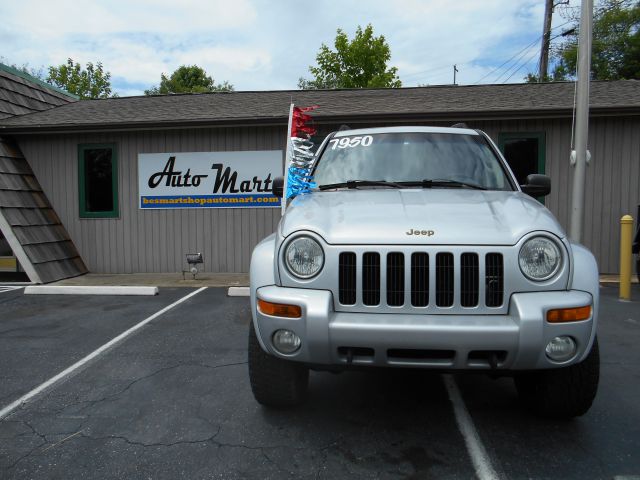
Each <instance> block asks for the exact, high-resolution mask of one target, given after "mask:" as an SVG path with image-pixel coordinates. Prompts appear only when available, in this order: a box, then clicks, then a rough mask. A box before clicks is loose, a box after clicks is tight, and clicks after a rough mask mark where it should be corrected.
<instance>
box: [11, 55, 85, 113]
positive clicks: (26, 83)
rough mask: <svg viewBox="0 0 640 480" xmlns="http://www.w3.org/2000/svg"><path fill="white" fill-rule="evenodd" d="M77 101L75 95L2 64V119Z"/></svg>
mask: <svg viewBox="0 0 640 480" xmlns="http://www.w3.org/2000/svg"><path fill="white" fill-rule="evenodd" d="M77 99H78V97H76V96H75V95H72V94H70V93H67V92H65V91H64V90H60V89H59V88H56V87H53V86H51V85H48V84H46V83H44V82H43V81H41V80H38V79H37V78H35V77H33V76H31V75H29V74H26V73H24V72H21V71H19V70H16V69H15V68H12V67H9V66H7V65H4V64H2V63H0V118H8V117H12V116H15V115H25V114H27V113H33V112H40V111H42V110H48V109H50V108H53V107H57V106H59V105H64V104H66V103H69V102H75V101H76V100H77Z"/></svg>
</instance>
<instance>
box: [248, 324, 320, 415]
mask: <svg viewBox="0 0 640 480" xmlns="http://www.w3.org/2000/svg"><path fill="white" fill-rule="evenodd" d="M249 380H250V381H251V390H252V391H253V396H254V397H255V399H256V400H257V401H258V402H259V403H261V404H262V405H265V406H267V407H275V408H286V407H294V406H296V405H300V404H301V403H303V402H304V401H305V399H306V397H307V386H308V384H309V369H308V368H307V367H305V366H304V365H301V364H299V363H296V362H291V361H288V360H283V359H281V358H277V357H274V356H272V355H269V354H268V353H266V352H265V351H264V350H262V347H261V346H260V343H259V342H258V337H257V336H256V331H255V329H254V327H253V322H251V326H250V327H249Z"/></svg>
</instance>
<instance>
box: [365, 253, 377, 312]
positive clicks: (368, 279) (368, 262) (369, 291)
mask: <svg viewBox="0 0 640 480" xmlns="http://www.w3.org/2000/svg"><path fill="white" fill-rule="evenodd" d="M362 303H364V304H365V305H379V304H380V254H379V253H375V252H367V253H365V254H364V255H363V256H362Z"/></svg>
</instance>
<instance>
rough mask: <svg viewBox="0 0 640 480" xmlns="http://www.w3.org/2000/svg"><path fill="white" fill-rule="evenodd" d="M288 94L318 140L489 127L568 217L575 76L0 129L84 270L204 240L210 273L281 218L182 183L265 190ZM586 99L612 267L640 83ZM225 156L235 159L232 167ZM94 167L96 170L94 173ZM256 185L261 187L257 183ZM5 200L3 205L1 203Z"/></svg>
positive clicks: (171, 109)
mask: <svg viewBox="0 0 640 480" xmlns="http://www.w3.org/2000/svg"><path fill="white" fill-rule="evenodd" d="M292 100H293V101H294V103H296V104H297V105H301V106H306V105H319V108H318V109H317V110H316V111H315V112H314V114H313V117H314V122H315V124H316V126H317V127H318V129H319V132H318V135H317V138H322V137H323V136H324V135H326V134H327V133H328V132H330V131H332V130H334V129H337V128H338V127H339V126H340V125H342V124H348V125H350V126H351V127H365V126H386V125H399V124H405V125H408V124H415V125H444V126H448V125H451V124H453V123H456V122H465V123H467V125H468V126H469V127H471V128H479V129H482V130H484V131H486V132H487V133H488V134H489V135H490V136H491V137H492V138H493V139H494V140H495V142H496V143H497V144H498V145H499V146H500V148H501V149H502V150H503V152H504V153H505V155H506V157H507V158H508V160H509V162H510V164H511V165H512V167H513V169H514V171H515V173H516V175H517V176H518V177H519V179H520V180H524V178H526V175H527V174H529V173H546V174H547V175H549V176H551V178H552V185H553V187H552V192H551V194H550V195H549V196H548V197H546V198H545V199H544V201H545V203H546V205H547V207H548V208H550V209H551V210H552V211H553V213H554V214H555V215H556V216H557V217H558V219H559V220H560V222H561V223H562V224H563V225H565V226H567V225H568V223H569V218H568V214H569V209H570V206H569V202H570V198H571V181H570V180H571V173H570V170H571V167H570V165H569V155H570V151H571V141H572V135H571V132H572V112H573V103H574V84H573V83H547V84H507V85H478V86H438V87H418V88H403V89H379V90H318V91H299V90H296V91H262V92H230V93H212V94H186V95H169V96H152V97H125V98H112V99H104V100H85V101H77V102H71V103H65V104H63V105H60V106H57V107H55V108H52V109H48V110H45V111H42V112H38V113H31V114H28V115H20V116H14V117H11V118H6V119H3V120H0V136H2V137H3V138H4V139H5V141H12V142H14V143H15V145H16V146H17V147H18V148H19V150H20V151H21V153H22V154H23V155H24V158H26V160H27V162H28V164H29V165H30V167H31V168H32V169H33V173H34V175H35V177H36V178H37V180H38V181H39V183H40V185H42V190H43V193H44V195H46V198H47V199H48V201H49V202H50V203H51V206H52V207H53V209H54V210H55V212H56V213H57V216H58V217H59V218H60V221H61V224H62V225H63V226H64V227H66V231H68V235H69V239H70V240H71V241H72V242H73V244H75V246H76V247H77V249H78V251H79V255H80V257H81V259H82V260H84V263H85V264H86V265H87V267H88V269H89V270H90V271H92V272H97V273H134V272H180V271H181V270H183V269H184V268H185V254H187V253H193V252H201V253H202V254H203V257H204V261H205V265H204V270H205V271H208V272H247V271H248V267H249V260H250V256H251V250H252V248H253V246H254V245H255V244H256V243H257V242H258V241H259V240H260V239H261V238H263V237H265V236H266V235H268V234H269V233H271V232H272V231H273V230H274V229H275V227H276V225H277V222H278V220H279V218H280V209H279V208H273V207H277V205H274V204H272V205H267V208H261V207H262V205H258V204H255V203H254V204H248V205H230V204H225V205H221V204H216V203H209V204H205V203H203V204H197V203H198V202H199V201H202V202H205V201H208V202H217V201H219V200H215V199H214V198H209V197H211V196H210V195H209V196H201V197H198V195H196V194H194V195H195V196H194V197H193V198H192V203H193V201H195V202H196V205H194V204H188V203H187V200H188V199H187V197H184V198H182V197H180V195H177V194H175V188H178V187H182V186H184V182H186V183H187V186H191V185H192V184H191V183H189V182H191V181H192V180H193V178H192V177H193V175H196V173H195V172H196V170H197V168H199V167H197V165H200V164H201V163H198V162H202V161H204V162H205V163H206V162H209V165H211V161H213V162H214V163H213V165H212V166H207V167H206V168H207V169H208V172H209V174H210V177H211V178H209V179H205V180H206V181H209V180H211V181H213V180H214V177H216V176H217V177H216V178H217V181H218V182H219V183H220V184H224V183H225V182H226V183H229V179H230V176H231V175H232V173H233V172H236V173H238V175H239V177H238V185H236V187H239V185H240V184H241V185H244V186H246V188H247V192H253V193H256V191H262V190H260V186H259V185H258V184H256V183H255V181H259V182H263V181H267V182H268V181H269V178H272V177H270V175H271V174H273V175H275V174H278V173H280V174H281V172H282V160H283V156H284V155H283V150H284V147H285V136H286V124H287V117H288V112H289V104H290V102H291V101H292ZM590 104H591V121H590V134H589V149H590V151H591V154H592V160H591V165H590V167H589V168H588V171H587V192H588V195H587V199H586V202H587V204H586V211H587V216H586V219H585V228H584V238H583V242H584V243H585V244H586V245H587V246H588V247H589V248H590V249H591V250H592V251H593V252H594V254H595V255H596V257H597V259H598V262H599V267H600V271H601V272H602V273H616V272H617V271H618V254H619V252H618V248H619V247H618V245H619V233H618V232H619V228H618V221H619V219H620V217H621V216H622V215H623V214H625V213H633V212H635V210H636V205H637V204H638V203H640V187H639V186H640V136H639V135H638V134H637V132H638V131H639V127H640V82H638V81H634V80H624V81H612V82H592V84H591V100H590ZM185 152H207V154H206V155H199V156H198V155H193V156H188V155H185ZM269 152H271V153H269ZM171 158H174V161H173V162H174V163H172V161H171ZM207 159H209V160H207ZM274 159H275V160H274ZM227 160H228V161H229V162H236V160H237V161H238V162H240V163H237V165H241V166H240V167H238V168H239V169H240V170H233V171H231V170H230V171H229V172H228V173H227V174H226V175H227V177H224V175H225V174H224V170H223V168H224V167H225V166H226V163H225V162H227ZM176 162H177V163H176ZM180 162H183V163H180ZM184 162H186V163H184ZM189 162H193V163H189ZM216 162H218V163H216ZM242 162H244V163H242ZM274 162H275V163H274ZM83 165H84V166H83ZM90 165H94V166H96V165H99V168H97V169H96V170H95V172H94V173H91V171H93V170H91V168H93V167H91V168H90V167H89V166H90ZM176 165H177V166H176ZM180 165H183V166H184V168H183V167H180ZM216 165H219V170H217V171H216V170H215V168H217V167H215V166H216ZM234 165H235V164H234ZM242 165H244V166H242ZM267 165H268V168H267V167H266V166H267ZM274 165H275V167H274ZM187 167H189V168H187ZM211 168H214V170H211ZM242 168H246V169H248V170H247V172H245V174H244V175H245V177H246V178H247V179H250V178H251V175H252V172H253V171H254V169H255V171H256V172H257V171H260V173H259V174H255V175H254V177H253V180H254V182H253V183H251V181H250V180H246V183H244V182H240V179H241V178H245V177H243V176H242V175H243V173H242V171H241V170H242ZM265 168H266V170H265ZM90 170H91V171H90ZM268 172H269V173H268ZM178 174H180V175H178ZM185 174H186V175H187V177H188V178H187V179H185ZM154 175H155V176H154ZM247 175H248V176H247ZM199 176H200V177H206V176H207V175H205V174H202V175H199ZM152 177H153V179H154V180H153V181H152ZM258 177H260V179H258ZM170 179H173V180H171V182H173V187H171V185H170V183H171V182H170ZM198 181H199V180H198ZM160 183H161V184H162V185H161V186H166V187H167V190H166V191H165V192H164V193H163V194H162V195H164V196H162V195H159V196H153V195H149V191H148V189H149V188H151V187H152V186H153V185H152V184H154V185H155V184H160ZM260 185H262V186H263V187H264V184H262V183H260ZM253 187H256V189H257V190H255V189H254V190H249V188H253ZM172 188H173V189H174V190H172ZM189 188H191V187H189ZM237 189H238V191H239V192H240V189H239V188H237ZM185 191H186V190H185ZM193 191H194V192H196V190H195V189H194V190H193ZM92 192H93V193H92ZM172 192H173V193H172ZM196 193H197V192H196ZM267 193H268V192H267ZM246 194H247V195H248V193H246ZM92 195H93V197H92ZM242 195H243V193H242V192H240V193H238V195H237V196H242ZM205 197H207V198H209V199H208V200H203V199H204V198H205ZM168 198H171V200H166V199H168ZM189 198H191V197H189ZM159 199H160V200H159ZM162 199H164V200H162ZM193 199H195V200H193ZM169 201H171V202H174V203H172V204H168V203H167V202H169ZM225 201H226V200H225ZM265 201H266V197H265ZM0 202H1V197H0ZM145 202H146V203H145ZM154 202H155V203H154ZM159 202H165V204H164V205H161V204H160V203H159ZM175 202H178V203H175ZM182 202H184V203H182ZM149 207H152V208H149ZM156 207H162V208H156ZM208 207H220V208H208ZM2 208H3V205H2V204H1V203H0V212H1V211H2ZM72 273H73V272H71V270H70V271H69V275H70V274H72Z"/></svg>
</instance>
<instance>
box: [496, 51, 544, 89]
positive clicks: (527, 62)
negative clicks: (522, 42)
mask: <svg viewBox="0 0 640 480" xmlns="http://www.w3.org/2000/svg"><path fill="white" fill-rule="evenodd" d="M536 56H539V53H538V50H536V51H535V52H533V55H531V56H530V57H529V59H528V60H527V61H526V62H524V63H523V64H522V65H520V67H518V69H517V70H514V71H513V73H512V74H511V75H509V76H508V77H507V78H506V79H505V81H504V82H502V83H507V82H508V81H509V80H511V77H513V76H514V75H515V74H516V73H518V72H519V71H520V70H522V68H523V67H526V66H527V65H528V64H530V63H531V62H532V61H533V60H534V59H535V58H536ZM538 61H540V60H538Z"/></svg>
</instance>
